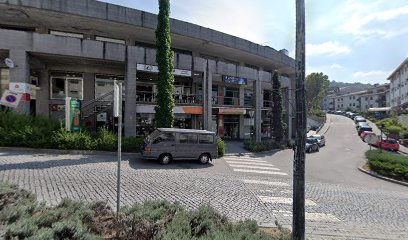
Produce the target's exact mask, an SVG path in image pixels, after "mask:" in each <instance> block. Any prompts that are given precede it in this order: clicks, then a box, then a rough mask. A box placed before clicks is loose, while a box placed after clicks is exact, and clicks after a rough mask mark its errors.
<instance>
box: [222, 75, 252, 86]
mask: <svg viewBox="0 0 408 240" xmlns="http://www.w3.org/2000/svg"><path fill="white" fill-rule="evenodd" d="M222 81H223V82H225V83H231V84H238V85H247V83H248V80H247V79H246V78H242V77H233V76H227V75H222Z"/></svg>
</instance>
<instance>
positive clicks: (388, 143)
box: [373, 138, 399, 151]
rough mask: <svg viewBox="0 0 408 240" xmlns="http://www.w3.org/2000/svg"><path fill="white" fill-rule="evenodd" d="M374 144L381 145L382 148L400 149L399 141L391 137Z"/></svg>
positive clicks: (375, 145)
mask: <svg viewBox="0 0 408 240" xmlns="http://www.w3.org/2000/svg"><path fill="white" fill-rule="evenodd" d="M373 146H374V147H380V146H381V148H382V149H385V150H389V151H398V150H399V143H398V141H397V140H395V139H391V138H388V139H384V140H382V141H380V142H377V143H376V144H373Z"/></svg>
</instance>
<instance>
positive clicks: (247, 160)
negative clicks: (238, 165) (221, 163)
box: [224, 158, 266, 163]
mask: <svg viewBox="0 0 408 240" xmlns="http://www.w3.org/2000/svg"><path fill="white" fill-rule="evenodd" d="M224 159H225V160H226V161H229V160H232V161H241V160H242V161H244V162H257V163H266V161H264V160H252V159H239V158H224Z"/></svg>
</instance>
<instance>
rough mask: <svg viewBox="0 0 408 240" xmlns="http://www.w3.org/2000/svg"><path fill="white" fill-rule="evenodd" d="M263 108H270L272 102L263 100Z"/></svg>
mask: <svg viewBox="0 0 408 240" xmlns="http://www.w3.org/2000/svg"><path fill="white" fill-rule="evenodd" d="M263 107H264V108H271V107H272V100H264V101H263Z"/></svg>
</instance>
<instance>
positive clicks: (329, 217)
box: [272, 210, 340, 222]
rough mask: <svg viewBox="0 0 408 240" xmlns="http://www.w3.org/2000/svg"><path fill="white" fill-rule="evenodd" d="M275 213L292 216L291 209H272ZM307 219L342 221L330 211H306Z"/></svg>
mask: <svg viewBox="0 0 408 240" xmlns="http://www.w3.org/2000/svg"><path fill="white" fill-rule="evenodd" d="M272 212H273V213H276V214H282V216H284V217H292V212H291V211H285V210H272ZM305 219H306V220H309V221H326V222H340V219H338V218H337V217H336V216H334V215H333V214H330V213H310V212H305Z"/></svg>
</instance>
